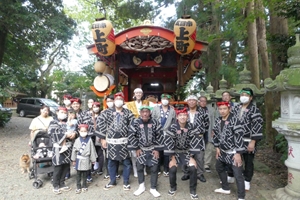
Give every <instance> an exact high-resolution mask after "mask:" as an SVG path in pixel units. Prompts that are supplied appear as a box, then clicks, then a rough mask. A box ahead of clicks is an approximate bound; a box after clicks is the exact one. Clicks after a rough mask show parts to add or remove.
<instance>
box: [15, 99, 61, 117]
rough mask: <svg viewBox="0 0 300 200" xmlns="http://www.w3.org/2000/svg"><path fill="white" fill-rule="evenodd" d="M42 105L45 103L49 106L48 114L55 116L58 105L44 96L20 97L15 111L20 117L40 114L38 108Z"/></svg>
mask: <svg viewBox="0 0 300 200" xmlns="http://www.w3.org/2000/svg"><path fill="white" fill-rule="evenodd" d="M43 105H46V106H48V107H49V108H50V113H49V114H50V115H51V116H55V113H56V110H57V109H58V107H59V105H58V104H57V103H56V102H55V101H53V100H51V99H45V98H35V97H29V98H22V99H21V100H20V101H19V102H18V106H17V110H16V112H17V113H18V114H19V115H20V117H25V116H26V115H35V116H38V115H40V109H41V107H42V106H43Z"/></svg>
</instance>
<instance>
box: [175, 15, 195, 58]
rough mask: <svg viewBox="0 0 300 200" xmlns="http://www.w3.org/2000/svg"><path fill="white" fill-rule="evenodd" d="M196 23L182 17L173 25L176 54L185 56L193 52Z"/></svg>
mask: <svg viewBox="0 0 300 200" xmlns="http://www.w3.org/2000/svg"><path fill="white" fill-rule="evenodd" d="M196 27H197V25H196V22H195V20H193V19H192V18H191V17H190V16H189V15H184V16H182V17H181V18H180V19H178V20H177V21H176V22H175V24H174V34H175V38H174V47H175V50H176V51H177V53H179V54H182V55H185V54H189V53H191V52H192V51H193V49H194V46H195V43H196V42H195V41H196Z"/></svg>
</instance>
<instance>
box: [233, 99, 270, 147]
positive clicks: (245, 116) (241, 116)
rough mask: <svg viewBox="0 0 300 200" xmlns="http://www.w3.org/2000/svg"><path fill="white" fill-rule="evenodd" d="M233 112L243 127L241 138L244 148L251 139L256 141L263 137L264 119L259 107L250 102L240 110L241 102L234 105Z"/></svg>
mask: <svg viewBox="0 0 300 200" xmlns="http://www.w3.org/2000/svg"><path fill="white" fill-rule="evenodd" d="M233 114H234V115H235V116H236V117H237V118H238V120H239V122H240V124H241V125H242V127H243V139H244V145H245V148H246V149H247V147H248V144H249V142H250V141H251V140H256V141H258V140H261V139H262V138H263V122H264V121H263V118H262V115H261V113H260V111H259V109H258V108H257V107H256V106H255V105H254V104H253V103H252V102H251V103H250V104H249V105H248V106H247V107H246V109H245V110H242V104H239V105H236V106H234V109H233Z"/></svg>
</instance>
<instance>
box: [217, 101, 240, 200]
mask: <svg viewBox="0 0 300 200" xmlns="http://www.w3.org/2000/svg"><path fill="white" fill-rule="evenodd" d="M217 105H218V110H219V113H220V117H218V118H217V119H216V121H215V125H214V128H213V132H214V136H213V143H214V146H215V147H216V159H217V162H216V170H217V172H218V174H219V177H220V179H221V182H222V187H221V188H219V189H216V190H215V192H216V193H222V194H230V189H229V184H228V181H227V173H226V170H227V168H226V167H228V168H230V169H232V171H233V174H234V177H235V178H236V184H237V190H238V198H239V200H242V199H245V185H244V177H243V162H242V158H241V154H242V153H243V152H244V150H245V148H244V141H243V139H242V137H243V129H242V126H241V125H240V124H239V122H238V120H237V118H236V116H234V115H233V114H232V113H231V112H230V104H229V102H225V101H223V102H218V103H217Z"/></svg>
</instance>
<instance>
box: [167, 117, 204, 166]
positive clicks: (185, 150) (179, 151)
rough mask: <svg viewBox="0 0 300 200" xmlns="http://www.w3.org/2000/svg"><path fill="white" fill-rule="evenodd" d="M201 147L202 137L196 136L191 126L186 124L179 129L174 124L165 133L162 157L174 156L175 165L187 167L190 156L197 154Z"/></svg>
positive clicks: (177, 125)
mask: <svg viewBox="0 0 300 200" xmlns="http://www.w3.org/2000/svg"><path fill="white" fill-rule="evenodd" d="M202 145H203V135H201V134H197V130H196V129H195V127H194V126H193V124H191V123H189V122H187V123H186V125H185V127H184V128H183V129H181V128H180V125H179V123H178V122H176V123H174V124H172V125H171V126H170V128H169V129H168V131H166V133H165V138H164V155H167V156H170V157H171V156H175V159H176V162H177V164H183V165H188V163H189V160H190V156H192V155H194V154H199V153H200V149H201V146H202Z"/></svg>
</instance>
